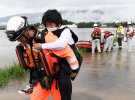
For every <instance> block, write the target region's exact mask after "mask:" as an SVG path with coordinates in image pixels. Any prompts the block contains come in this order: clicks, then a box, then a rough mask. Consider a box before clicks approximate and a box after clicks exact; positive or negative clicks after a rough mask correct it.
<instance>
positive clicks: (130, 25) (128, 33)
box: [125, 22, 134, 52]
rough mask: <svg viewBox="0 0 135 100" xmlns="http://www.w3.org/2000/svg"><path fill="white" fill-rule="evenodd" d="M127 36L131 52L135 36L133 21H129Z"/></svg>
mask: <svg viewBox="0 0 135 100" xmlns="http://www.w3.org/2000/svg"><path fill="white" fill-rule="evenodd" d="M125 36H126V37H127V45H128V52H131V51H132V38H133V36H134V28H133V27H132V23H131V22H127V28H126V32H125Z"/></svg>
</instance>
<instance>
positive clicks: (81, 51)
mask: <svg viewBox="0 0 135 100" xmlns="http://www.w3.org/2000/svg"><path fill="white" fill-rule="evenodd" d="M78 52H79V53H80V54H85V53H88V52H90V50H88V49H86V48H80V49H78Z"/></svg>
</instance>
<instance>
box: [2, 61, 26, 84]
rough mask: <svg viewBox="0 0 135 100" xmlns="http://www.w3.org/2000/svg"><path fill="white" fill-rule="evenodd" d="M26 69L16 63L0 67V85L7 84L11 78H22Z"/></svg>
mask: <svg viewBox="0 0 135 100" xmlns="http://www.w3.org/2000/svg"><path fill="white" fill-rule="evenodd" d="M25 74H26V71H25V70H24V69H22V68H20V66H19V65H18V64H16V63H14V64H13V65H11V66H9V67H5V68H1V69H0V86H4V85H7V84H8V83H9V82H10V81H11V80H15V79H19V78H22V77H23V76H24V75H25Z"/></svg>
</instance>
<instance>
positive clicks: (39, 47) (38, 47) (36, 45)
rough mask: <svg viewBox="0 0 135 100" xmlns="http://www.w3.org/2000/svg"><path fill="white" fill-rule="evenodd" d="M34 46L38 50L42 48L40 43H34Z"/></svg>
mask: <svg viewBox="0 0 135 100" xmlns="http://www.w3.org/2000/svg"><path fill="white" fill-rule="evenodd" d="M33 46H34V49H36V50H41V49H42V46H41V44H40V43H36V44H33Z"/></svg>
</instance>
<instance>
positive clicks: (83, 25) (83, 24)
mask: <svg viewBox="0 0 135 100" xmlns="http://www.w3.org/2000/svg"><path fill="white" fill-rule="evenodd" d="M94 23H97V24H98V25H99V27H109V28H114V27H115V23H114V22H108V23H102V22H78V23H75V22H72V21H68V20H63V21H62V24H63V25H72V24H75V25H77V27H78V28H93V24H94ZM132 24H133V25H135V23H132ZM40 25H41V23H35V24H34V26H35V27H39V26H40ZM121 25H122V26H123V27H126V26H127V22H121Z"/></svg>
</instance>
